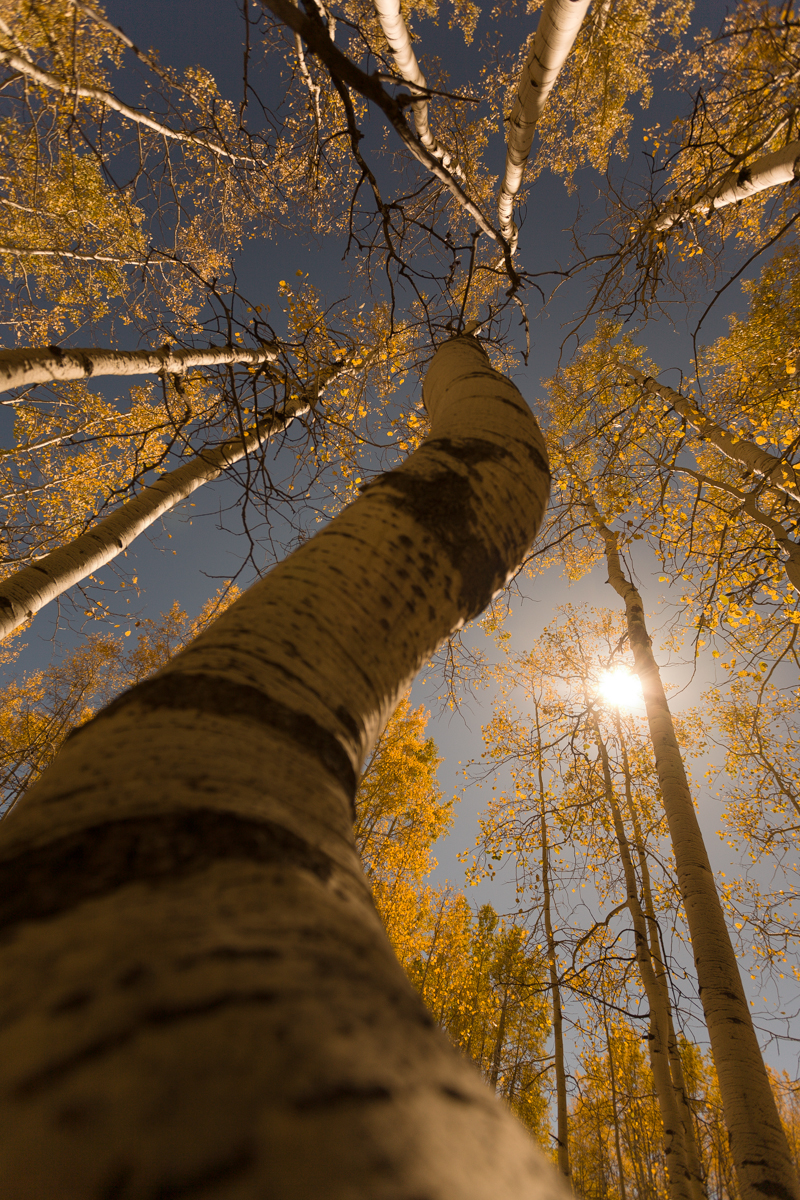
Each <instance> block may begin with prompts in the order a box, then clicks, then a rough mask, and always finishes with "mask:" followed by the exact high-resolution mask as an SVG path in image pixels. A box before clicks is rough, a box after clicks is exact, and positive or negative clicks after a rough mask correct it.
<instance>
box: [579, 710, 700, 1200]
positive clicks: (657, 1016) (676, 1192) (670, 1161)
mask: <svg viewBox="0 0 800 1200" xmlns="http://www.w3.org/2000/svg"><path fill="white" fill-rule="evenodd" d="M591 725H592V730H593V733H594V736H595V739H596V741H597V749H598V751H599V753H600V762H601V767H602V772H603V785H604V789H605V795H606V803H607V804H608V807H609V809H610V811H611V816H612V820H613V822H614V833H615V835H616V838H617V845H618V847H619V856H620V861H621V862H622V870H623V873H624V875H625V895H626V900H627V904H628V912H629V913H630V915H631V922H632V924H633V936H634V944H635V948H636V962H637V965H638V967H639V976H640V978H641V981H642V986H643V987H644V991H645V995H646V996H647V1003H648V1005H649V1008H650V1031H649V1036H648V1041H647V1046H648V1050H649V1052H650V1067H651V1069H652V1072H653V1083H654V1085H655V1089H656V1097H657V1099H658V1107H659V1111H660V1113H661V1123H662V1126H663V1138H664V1160H665V1163H666V1168H667V1180H668V1185H669V1194H670V1200H702V1197H703V1192H702V1187H701V1186H700V1181H699V1179H692V1175H691V1172H690V1170H689V1163H688V1158H687V1155H686V1141H685V1137H684V1127H683V1122H682V1120H681V1115H680V1112H679V1110H678V1099H677V1096H676V1095H675V1089H674V1088H673V1086H672V1074H671V1071H670V1063H669V1052H668V1046H669V1020H668V1016H667V1011H666V1009H665V1006H664V996H663V993H662V990H661V989H660V988H659V986H658V983H657V980H656V976H655V972H654V970H653V964H652V961H651V958H650V948H649V945H648V941H647V924H646V922H645V919H644V914H643V913H642V908H641V905H640V903H639V888H638V885H637V881H636V872H635V871H634V869H633V861H632V859H631V854H630V846H629V844H628V837H627V834H626V833H625V825H624V823H623V821H622V814H621V813H620V810H619V805H618V804H617V798H616V795H615V793H614V780H613V778H612V775H611V766H610V764H609V761H608V750H607V749H606V745H605V742H604V741H603V737H602V734H601V732H600V725H599V722H598V720H597V716H596V715H593V716H592V718H591Z"/></svg>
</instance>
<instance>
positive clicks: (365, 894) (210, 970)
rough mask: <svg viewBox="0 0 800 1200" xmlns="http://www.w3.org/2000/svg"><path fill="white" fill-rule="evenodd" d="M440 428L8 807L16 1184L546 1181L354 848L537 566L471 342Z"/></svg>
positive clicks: (67, 1188)
mask: <svg viewBox="0 0 800 1200" xmlns="http://www.w3.org/2000/svg"><path fill="white" fill-rule="evenodd" d="M424 397H425V402H426V404H427V407H428V410H429V412H430V414H431V418H432V434H431V436H430V438H429V439H428V440H427V441H426V442H425V443H423V445H422V446H421V447H420V448H419V449H418V450H417V451H416V452H415V453H414V454H413V455H412V456H411V457H410V458H409V459H408V460H407V461H406V462H405V463H403V464H402V465H401V466H400V467H398V468H397V469H396V470H395V471H393V472H391V473H390V474H387V475H384V476H381V477H380V478H378V479H377V480H375V481H373V482H372V483H371V484H370V485H369V487H368V488H367V489H366V491H365V493H364V494H363V495H362V496H361V497H360V498H359V499H358V500H356V501H355V503H353V504H351V505H350V506H349V507H348V508H346V509H345V510H344V511H343V512H342V513H341V514H340V515H339V516H338V517H337V518H336V519H335V520H334V521H332V522H331V523H330V524H329V525H328V526H327V527H326V528H325V529H324V530H323V532H321V533H320V534H318V535H317V536H316V537H315V538H313V539H311V540H310V541H309V542H306V543H305V544H304V545H303V546H301V547H300V548H299V549H298V550H297V551H296V552H295V553H294V554H292V555H291V556H290V557H289V558H287V559H286V560H285V561H284V562H282V563H281V564H280V565H279V566H277V567H275V568H274V570H273V571H271V572H270V574H269V575H268V576H267V577H266V578H265V579H263V580H261V581H260V582H259V583H257V584H255V585H254V586H253V587H252V588H251V589H250V590H249V591H248V592H247V593H246V594H245V595H244V596H243V597H242V598H241V599H240V600H238V601H237V602H236V604H234V605H232V606H231V608H230V609H228V610H227V611H226V612H225V613H224V614H223V615H222V616H221V617H220V618H219V619H218V620H217V621H216V622H214V624H213V625H212V626H210V627H209V629H208V630H206V631H205V632H204V633H203V634H201V636H200V637H198V638H197V639H196V641H194V642H193V643H192V644H191V645H190V646H188V647H187V648H186V649H185V650H183V651H182V652H181V653H180V654H179V655H178V656H177V657H176V658H174V659H173V660H172V661H171V662H170V663H169V664H168V666H167V667H165V668H164V669H163V670H162V671H160V672H159V673H158V674H157V675H155V676H153V677H152V678H150V679H148V680H146V681H145V682H143V683H141V684H139V685H138V686H136V687H135V688H133V689H132V690H131V691H129V692H127V693H125V694H124V695H123V696H121V697H120V698H119V699H118V700H117V701H115V702H114V703H113V704H112V705H111V706H109V708H107V709H105V710H104V711H103V712H102V713H101V714H99V715H98V716H97V717H96V718H95V719H94V720H93V721H91V722H90V723H89V724H87V725H85V726H83V727H82V728H81V729H80V730H79V731H77V732H76V733H75V734H74V735H73V736H72V737H71V738H70V739H69V741H68V742H67V743H66V745H65V746H64V748H63V749H62V751H61V753H60V754H59V756H58V758H57V759H56V761H55V763H54V764H53V765H52V766H51V767H50V769H49V770H48V771H47V772H46V773H45V774H44V775H43V776H42V778H41V779H40V780H39V781H38V783H37V784H36V785H35V786H34V787H33V788H32V789H31V791H30V792H29V793H28V794H27V796H26V797H25V798H24V800H23V801H22V802H21V803H20V804H18V805H17V807H16V808H15V810H14V811H13V812H12V813H11V815H10V816H9V818H8V819H7V820H6V821H4V822H3V824H2V826H0V920H1V921H2V924H3V925H4V936H3V941H2V946H1V947H0V958H1V959H2V962H1V963H0V979H2V981H3V982H2V986H3V1006H2V1014H3V1023H2V1027H1V1028H0V1072H1V1073H2V1083H1V1084H0V1101H1V1102H2V1121H3V1128H5V1129H6V1130H13V1135H14V1136H13V1137H10V1136H9V1137H6V1138H4V1139H3V1144H2V1147H0V1156H2V1166H1V1167H0V1175H1V1176H2V1179H3V1183H4V1200H5V1198H7V1200H39V1198H41V1197H47V1198H48V1200H86V1198H87V1197H107V1198H110V1197H112V1196H117V1197H123V1196H124V1197H126V1200H148V1198H149V1200H152V1198H154V1197H156V1196H163V1197H165V1196H179V1195H180V1196H187V1197H188V1196H190V1195H197V1196H198V1197H199V1196H200V1195H201V1194H202V1196H203V1197H204V1200H205V1198H206V1197H208V1198H213V1197H219V1198H220V1200H222V1198H223V1197H224V1198H225V1200H233V1198H234V1197H242V1198H244V1197H255V1196H267V1195H275V1196H281V1197H287V1198H289V1197H290V1198H291V1200H306V1198H308V1200H312V1198H313V1200H319V1197H321V1196H325V1197H326V1198H327V1200H352V1197H354V1196H376V1197H378V1196H386V1197H388V1196H391V1197H393V1198H396V1200H404V1198H405V1200H412V1198H413V1197H419V1196H422V1195H426V1196H437V1197H442V1198H443V1200H450V1198H452V1200H456V1198H457V1197H458V1198H461V1197H466V1198H468V1200H483V1198H484V1197H485V1198H486V1200H490V1198H491V1200H498V1198H500V1200H506V1198H508V1200H512V1198H513V1200H520V1198H525V1200H556V1197H557V1196H558V1195H559V1194H560V1192H559V1184H558V1180H557V1176H556V1173H555V1172H553V1171H552V1170H551V1169H550V1167H549V1166H548V1165H547V1164H546V1162H545V1160H544V1158H543V1156H542V1155H540V1154H539V1152H538V1151H537V1150H536V1149H535V1147H534V1146H533V1144H532V1142H531V1139H530V1137H529V1136H528V1134H527V1133H526V1131H525V1130H524V1129H523V1128H522V1126H521V1125H519V1123H518V1122H517V1121H516V1120H515V1119H514V1117H513V1116H512V1115H511V1113H510V1112H509V1111H508V1110H507V1108H506V1106H505V1105H504V1104H502V1103H501V1102H500V1101H499V1100H497V1099H496V1098H495V1097H494V1096H493V1095H492V1093H491V1090H490V1089H489V1088H488V1087H487V1086H486V1084H485V1083H483V1082H482V1081H481V1079H480V1077H479V1075H478V1074H477V1073H476V1072H475V1071H474V1070H473V1069H472V1068H470V1067H469V1065H468V1064H467V1063H465V1062H464V1061H463V1059H462V1058H461V1057H460V1056H459V1055H458V1054H457V1053H456V1052H455V1051H454V1050H453V1049H452V1048H451V1047H450V1045H449V1043H448V1041H447V1039H446V1037H445V1036H444V1034H443V1033H441V1031H440V1030H438V1029H437V1028H436V1026H435V1024H434V1022H433V1019H432V1018H431V1016H430V1015H429V1014H428V1012H427V1011H426V1010H425V1008H424V1006H423V1004H422V1002H421V1000H420V999H419V997H418V996H417V994H416V993H415V991H414V989H413V988H412V987H411V985H410V983H409V982H408V981H407V979H406V977H405V975H404V973H403V970H402V968H401V967H400V965H399V963H398V962H397V960H396V958H395V957H394V955H393V953H392V950H391V947H390V945H389V942H388V940H387V939H386V936H385V934H384V932H383V930H382V928H381V924H380V920H379V918H378V915H377V913H376V911H375V908H374V906H373V904H372V901H371V898H370V894H369V889H368V886H367V884H366V881H365V879H364V877H363V874H362V872H361V869H360V867H359V863H358V855H357V851H356V846H355V842H354V839H353V834H352V805H353V797H354V794H355V790H356V785H357V781H358V773H359V771H360V769H361V765H362V764H363V762H364V761H365V759H366V757H367V755H368V753H369V751H370V749H371V747H372V746H373V745H374V744H375V741H376V740H377V738H378V736H379V735H380V732H381V729H382V727H383V725H384V724H385V722H386V720H387V719H388V717H389V714H390V713H391V712H392V711H393V710H394V708H395V707H396V704H397V701H398V698H399V696H400V695H402V693H403V692H404V690H405V689H406V687H407V686H408V684H409V682H410V680H411V679H412V678H413V675H414V673H415V672H416V671H417V669H418V668H419V666H420V665H421V664H422V663H423V662H425V661H427V659H428V658H429V656H430V654H431V653H432V652H433V650H434V648H435V647H436V645H437V644H438V643H439V642H440V640H441V639H442V638H443V637H445V636H446V635H447V634H448V633H449V632H450V631H451V630H453V629H455V628H458V627H460V626H461V624H462V623H463V622H464V621H465V620H468V619H470V618H471V617H472V616H473V615H475V614H476V613H478V612H479V611H480V610H481V609H482V608H483V607H484V606H485V605H486V604H487V603H488V601H489V600H490V599H491V597H492V595H493V594H494V593H495V592H496V591H497V590H498V589H499V588H501V587H502V586H503V585H504V583H505V582H506V580H507V579H508V577H509V575H511V574H512V573H513V572H514V571H515V570H516V569H517V566H518V564H519V563H520V562H521V561H522V559H523V557H524V555H525V553H526V551H527V548H528V546H529V544H530V542H531V539H532V538H533V535H534V533H535V531H536V529H537V527H538V525H539V523H540V521H541V516H542V511H543V508H544V505H545V502H546V496H547V489H548V472H547V464H546V458H545V451H544V444H543V441H542V438H541V435H540V433H539V430H538V428H537V426H536V423H535V421H534V419H533V417H532V415H531V413H530V410H529V409H528V408H527V405H525V403H524V401H523V400H522V397H521V396H520V394H519V392H518V391H517V389H516V388H515V387H514V385H513V384H512V383H511V382H510V381H509V380H507V379H505V378H504V377H503V376H502V375H500V374H498V373H497V372H496V371H494V370H493V369H492V368H491V366H490V365H489V361H488V358H487V357H486V355H485V353H484V352H483V350H482V348H481V347H480V345H479V344H478V342H477V341H476V340H475V339H473V338H463V337H462V338H457V339H454V340H453V341H451V342H448V343H446V344H445V345H444V346H442V348H441V349H440V350H439V351H438V353H437V355H436V357H435V358H434V360H433V362H432V364H431V366H430V368H429V370H428V374H427V379H426V383H425V392H424Z"/></svg>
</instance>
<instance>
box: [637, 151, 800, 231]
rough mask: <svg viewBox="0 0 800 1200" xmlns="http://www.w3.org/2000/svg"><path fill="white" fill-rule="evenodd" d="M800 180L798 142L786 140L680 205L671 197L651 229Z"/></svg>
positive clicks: (665, 227)
mask: <svg viewBox="0 0 800 1200" xmlns="http://www.w3.org/2000/svg"><path fill="white" fill-rule="evenodd" d="M796 179H800V142H789V144H788V145H787V146H782V147H781V148H780V150H772V151H771V152H770V153H769V154H764V155H762V156H761V158H757V159H756V161H755V162H754V163H753V164H752V165H751V166H749V167H747V166H745V167H741V168H740V169H739V170H738V171H734V172H732V173H731V174H730V175H726V176H725V178H724V179H723V180H722V181H721V183H719V184H717V186H716V187H715V188H712V189H711V190H710V191H706V192H705V193H704V194H701V195H700V196H698V197H697V199H696V200H690V201H688V203H686V204H682V203H681V202H680V200H671V201H670V202H669V203H668V204H667V205H666V206H665V208H663V209H662V210H661V212H660V213H659V215H658V216H657V217H656V218H655V220H654V221H653V224H652V228H653V229H655V230H657V231H658V232H659V233H661V232H663V231H664V230H667V229H671V228H672V227H673V225H675V223H676V222H677V221H680V220H683V219H684V218H685V217H687V216H689V214H690V213H698V214H700V215H702V216H704V215H705V214H706V213H709V212H711V211H712V210H713V209H716V208H727V206H728V205H729V204H737V203H738V202H739V201H740V200H746V199H747V197H748V196H755V195H757V194H758V193H759V192H765V191H766V190H767V188H772V187H782V186H783V185H785V184H787V183H794V181H795V180H796Z"/></svg>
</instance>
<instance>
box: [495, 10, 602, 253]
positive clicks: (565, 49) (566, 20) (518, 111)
mask: <svg viewBox="0 0 800 1200" xmlns="http://www.w3.org/2000/svg"><path fill="white" fill-rule="evenodd" d="M590 2H591V0H545V3H544V6H543V8H542V12H541V16H540V17H539V24H538V26H537V27H536V34H535V37H534V39H533V45H532V46H531V49H530V53H529V55H528V58H527V60H526V62H525V65H524V67H523V68H522V74H521V76H520V81H519V84H518V87H517V94H516V97H515V100H514V107H513V109H512V110H511V116H510V118H509V123H508V135H507V150H506V165H505V170H504V173H503V180H502V183H501V185H500V192H499V195H498V198H497V217H498V222H499V225H500V231H501V233H502V234H503V237H504V238H506V240H507V241H508V242H509V243H510V244H511V245H512V246H513V247H514V248H516V244H517V240H518V236H519V235H518V232H517V227H516V225H515V224H514V219H513V216H512V213H513V209H514V199H515V197H516V195H517V193H518V192H519V189H520V188H521V187H522V180H523V176H524V174H525V166H526V164H527V162H528V156H529V155H530V152H531V145H532V143H533V133H534V130H535V128H536V123H537V121H538V120H539V118H540V116H541V115H542V113H543V112H544V107H545V105H546V103H547V98H548V96H549V95H550V92H551V91H552V89H553V85H554V83H555V82H556V80H557V78H558V76H559V73H560V71H561V69H562V67H563V66H564V63H565V62H566V60H567V56H568V55H569V52H570V50H571V49H572V44H573V42H574V41H575V38H576V37H577V36H578V31H579V29H580V27H581V22H582V21H583V18H584V17H585V16H586V12H587V9H588V8H589V4H590Z"/></svg>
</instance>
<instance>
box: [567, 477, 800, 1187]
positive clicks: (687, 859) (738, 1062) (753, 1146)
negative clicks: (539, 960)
mask: <svg viewBox="0 0 800 1200" xmlns="http://www.w3.org/2000/svg"><path fill="white" fill-rule="evenodd" d="M583 502H584V504H585V506H586V509H587V511H588V513H589V516H590V518H591V521H592V523H593V525H594V526H595V528H596V530H597V532H598V534H599V535H600V537H601V538H602V539H603V543H604V545H605V551H606V562H607V564H608V582H609V583H610V584H611V586H612V587H613V588H614V590H615V591H616V593H617V595H618V596H620V597H621V599H622V600H623V602H624V604H625V615H626V619H627V626H628V641H629V644H630V647H631V651H632V653H633V657H634V663H635V667H636V673H637V675H638V676H639V679H640V681H641V685H642V695H643V698H644V704H645V710H646V713H647V722H648V726H649V729H650V737H651V740H652V743H653V754H654V756H655V760H656V770H657V772H658V782H659V786H660V788H661V796H662V799H663V802H664V810H665V812H666V816H667V823H668V825H669V832H670V839H671V842H672V848H673V851H674V854H675V866H676V870H677V875H678V885H679V887H680V892H681V898H682V900H683V903H684V907H685V909H686V919H687V923H688V926H689V935H690V937H691V941H692V953H693V955H694V963H695V971H696V973H697V983H698V990H699V995H700V1001H701V1003H702V1005H703V1013H704V1015H705V1019H706V1026H707V1028H708V1035H709V1038H710V1041H711V1052H712V1056H713V1058H714V1065H715V1067H716V1070H717V1076H718V1079H719V1088H720V1095H721V1097H722V1105H723V1111H724V1115H725V1125H726V1127H727V1130H728V1135H729V1138H730V1150H731V1157H732V1158H733V1162H734V1166H735V1169H736V1177H737V1180H738V1183H739V1189H740V1192H741V1195H742V1200H763V1198H764V1196H771V1197H776V1198H779V1200H799V1198H800V1184H799V1183H798V1180H797V1176H796V1174H795V1170H794V1167H793V1165H792V1160H791V1155H790V1152H789V1146H788V1143H787V1141H786V1134H785V1133H784V1130H783V1126H782V1125H781V1121H780V1117H779V1115H778V1110H777V1107H776V1105H775V1097H774V1096H773V1094H772V1089H771V1087H770V1082H769V1077H768V1076H767V1072H766V1069H765V1067H764V1060H763V1058H762V1057H761V1050H760V1048H759V1045H758V1039H757V1037H756V1034H755V1030H754V1028H753V1022H752V1019H751V1017H750V1010H749V1007H748V1004H747V999H746V997H745V994H744V988H743V986H742V980H741V976H740V974H739V967H738V965H737V962H736V955H735V954H734V951H733V946H732V945H731V939H730V934H729V933H728V928H727V925H726V924H725V916H724V913H723V911H722V905H721V903H720V899H719V894H718V892H717V888H716V884H715V882H714V874H713V871H712V870H711V864H710V863H709V860H708V852H707V851H706V847H705V843H704V841H703V835H702V833H701V831H700V826H699V824H698V821H697V814H696V813H695V809H694V803H693V800H692V793H691V789H690V787H689V781H688V779H687V776H686V769H685V767H684V764H683V756H682V755H681V750H680V746H679V744H678V739H677V736H676V734H675V727H674V725H673V722H672V714H671V713H670V710H669V704H668V703H667V695H666V692H665V691H664V685H663V683H662V680H661V673H660V671H659V668H658V664H657V662H656V659H655V655H654V654H653V650H652V645H651V641H650V636H649V634H648V632H647V625H646V622H645V616H644V605H643V604H642V598H641V596H640V595H639V592H638V590H637V588H636V587H634V585H633V583H631V581H630V580H629V579H628V577H627V576H626V575H625V572H624V571H623V570H622V564H621V562H620V557H619V546H618V541H617V535H616V533H614V532H613V531H612V530H611V529H609V527H608V526H607V525H606V524H605V522H604V521H603V518H602V516H601V514H600V512H599V510H598V508H597V506H596V504H595V503H594V500H593V499H592V498H591V496H590V495H588V494H586V495H585V496H584V501H583Z"/></svg>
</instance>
